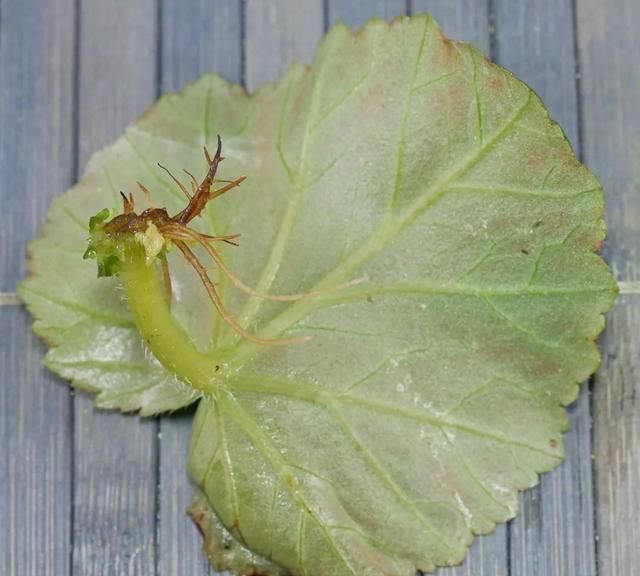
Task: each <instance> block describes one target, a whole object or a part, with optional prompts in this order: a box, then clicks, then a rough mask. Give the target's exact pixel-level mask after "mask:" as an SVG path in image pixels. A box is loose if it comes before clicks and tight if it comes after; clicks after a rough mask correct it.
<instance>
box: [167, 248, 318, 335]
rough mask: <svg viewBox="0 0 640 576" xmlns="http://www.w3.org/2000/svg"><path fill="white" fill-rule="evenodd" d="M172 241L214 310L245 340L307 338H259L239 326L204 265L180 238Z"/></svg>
mask: <svg viewBox="0 0 640 576" xmlns="http://www.w3.org/2000/svg"><path fill="white" fill-rule="evenodd" d="M174 243H175V245H176V246H177V247H178V249H179V250H180V251H181V252H182V254H183V255H184V257H185V258H186V259H187V262H189V264H190V265H191V266H192V267H193V269H194V270H195V271H196V273H197V274H198V276H200V280H201V281H202V283H203V284H204V287H205V288H206V290H207V293H208V294H209V298H210V299H211V302H212V303H213V305H214V306H215V308H216V310H217V311H218V313H219V314H220V316H221V317H222V319H223V320H224V321H225V322H226V323H227V325H228V326H229V327H230V328H232V329H233V330H234V331H235V332H237V333H238V334H239V335H240V336H242V337H243V338H246V339H247V340H249V341H250V342H253V343H255V344H261V345H278V346H285V345H289V344H298V343H300V342H305V341H307V340H309V337H308V336H304V337H302V338H294V339H284V340H276V339H273V340H272V339H265V338H260V337H258V336H254V335H253V334H251V333H250V332H248V331H247V330H245V329H244V328H243V327H242V326H240V324H238V322H237V320H236V319H235V318H233V316H231V315H230V314H229V312H227V310H226V308H225V307H224V304H223V303H222V300H220V295H219V294H218V292H217V290H216V289H215V286H214V285H213V282H211V279H210V278H209V275H208V274H207V271H206V270H205V268H204V266H202V264H200V261H199V260H198V259H197V258H196V255H195V254H194V253H193V252H192V251H191V250H190V249H189V247H188V246H187V245H186V244H185V243H184V242H183V241H182V240H174Z"/></svg>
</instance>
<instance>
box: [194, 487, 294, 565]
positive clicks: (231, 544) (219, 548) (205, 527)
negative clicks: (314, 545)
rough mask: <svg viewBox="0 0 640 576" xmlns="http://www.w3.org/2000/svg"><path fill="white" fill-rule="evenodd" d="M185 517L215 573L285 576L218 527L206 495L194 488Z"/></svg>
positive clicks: (270, 562)
mask: <svg viewBox="0 0 640 576" xmlns="http://www.w3.org/2000/svg"><path fill="white" fill-rule="evenodd" d="M187 513H188V514H189V516H190V517H191V519H192V520H193V521H194V522H195V524H196V526H197V527H198V530H200V533H201V534H202V537H203V540H204V543H203V551H204V553H205V554H206V555H207V558H208V559H209V562H210V564H211V565H212V566H213V568H214V569H215V570H217V571H219V572H222V571H224V570H229V571H230V572H231V574H233V575H234V576H289V574H290V573H289V572H288V571H287V570H285V569H284V568H282V567H281V566H278V565H277V564H275V563H274V562H272V561H271V560H269V559H268V558H265V557H264V556H260V555H259V554H255V553H254V552H251V551H250V550H249V549H248V548H245V547H244V546H243V545H242V544H241V543H240V542H239V541H238V539H237V538H236V537H235V536H234V535H233V534H231V532H229V531H228V530H227V529H226V528H225V527H224V526H223V525H222V522H220V520H219V519H218V516H217V514H216V513H215V511H214V510H213V508H211V505H210V504H209V501H208V500H207V497H206V495H205V494H204V492H202V491H201V490H200V489H198V488H196V489H195V494H194V496H193V499H192V500H191V504H190V505H189V508H188V509H187Z"/></svg>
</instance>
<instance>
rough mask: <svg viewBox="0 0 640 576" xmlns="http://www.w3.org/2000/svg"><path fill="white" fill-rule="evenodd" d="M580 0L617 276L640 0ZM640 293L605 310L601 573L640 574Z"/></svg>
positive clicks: (592, 160) (638, 131)
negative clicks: (613, 307)
mask: <svg viewBox="0 0 640 576" xmlns="http://www.w3.org/2000/svg"><path fill="white" fill-rule="evenodd" d="M614 4H615V6H611V5H609V4H608V3H607V4H606V5H605V4H604V3H602V2H599V1H598V0H582V1H581V2H579V3H578V6H577V23H578V58H579V63H580V94H581V102H582V108H581V109H582V114H581V116H582V118H581V121H582V124H581V126H582V142H583V152H584V160H585V161H586V162H587V163H588V164H589V166H591V168H592V169H593V170H594V171H595V173H596V174H597V175H598V176H599V177H600V179H601V180H602V183H603V185H604V187H605V190H606V191H607V208H606V209H607V215H606V217H607V222H608V224H609V237H608V239H607V244H606V247H605V255H606V256H607V257H608V259H609V261H610V262H611V264H612V267H613V270H614V272H615V274H616V276H617V278H618V279H619V280H625V281H636V282H637V281H638V280H639V279H640V278H639V274H638V262H640V162H639V161H638V159H639V158H640V106H639V105H638V103H639V102H640V66H638V54H640V37H639V36H638V33H637V28H638V24H639V23H640V3H639V2H638V1H637V0H616V2H615V3H614ZM639 326H640V298H639V297H638V295H633V296H622V297H621V298H620V300H619V301H618V304H617V305H616V307H615V309H614V310H613V311H612V312H611V313H610V314H609V316H608V326H607V331H606V334H605V335H604V337H603V338H602V352H603V364H602V368H601V370H600V371H599V373H598V374H597V376H596V378H595V386H594V396H593V406H594V414H593V416H594V441H595V442H594V451H595V480H596V482H595V492H596V499H595V509H596V512H597V530H598V536H599V539H598V546H597V551H598V567H599V574H600V575H610V574H611V575H615V576H635V575H636V574H638V573H640V379H639V374H640V363H639V362H638V358H639V356H638V351H639V350H640V329H639Z"/></svg>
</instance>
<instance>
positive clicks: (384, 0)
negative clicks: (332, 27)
mask: <svg viewBox="0 0 640 576" xmlns="http://www.w3.org/2000/svg"><path fill="white" fill-rule="evenodd" d="M406 13H407V1H406V0H358V2H348V1H345V0H327V17H328V20H329V24H332V23H334V22H335V21H336V20H342V21H343V22H344V23H345V24H346V25H347V26H351V27H352V28H359V27H360V26H362V25H363V24H365V23H366V21H367V20H369V18H372V17H373V16H379V17H380V18H384V19H385V20H390V19H391V18H395V17H396V16H401V15H404V14H406Z"/></svg>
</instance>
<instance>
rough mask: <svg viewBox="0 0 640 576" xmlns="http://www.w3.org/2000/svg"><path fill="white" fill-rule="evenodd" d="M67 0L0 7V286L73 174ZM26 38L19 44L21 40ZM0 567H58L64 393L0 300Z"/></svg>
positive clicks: (66, 468) (37, 346) (67, 402)
mask: <svg viewBox="0 0 640 576" xmlns="http://www.w3.org/2000/svg"><path fill="white" fill-rule="evenodd" d="M73 8H74V7H73V1H72V0H53V1H51V0H28V1H25V0H4V1H3V2H2V5H1V6H0V206H1V207H2V209H1V210H0V291H5V292H13V291H15V287H16V283H17V281H18V280H19V279H20V278H21V277H22V276H23V274H24V271H25V242H26V241H27V240H28V239H29V238H31V237H32V236H33V235H34V233H35V232H36V230H37V228H38V227H39V226H40V225H41V224H42V222H43V220H44V216H45V213H46V208H47V205H48V203H49V201H50V199H51V198H52V197H53V196H54V195H56V194H58V193H60V192H61V191H62V190H64V189H66V188H67V187H68V185H69V184H70V183H71V181H72V177H73V130H72V126H73V121H72V117H73V40H74V38H73V36H74V34H73ZM27 39H28V42H29V44H28V46H29V49H28V50H26V49H25V41H26V40H27ZM0 334H1V336H0V573H2V574H7V575H8V576H23V575H27V576H30V575H32V574H33V575H35V574H38V575H43V576H54V575H56V576H57V575H58V574H67V573H69V546H70V540H71V515H70V509H71V482H72V477H71V461H72V453H71V419H70V407H71V399H70V396H69V389H68V387H67V386H66V385H65V383H63V382H60V381H59V380H57V379H56V378H55V377H54V376H52V375H51V374H50V373H48V372H47V371H46V370H45V369H44V367H43V365H42V356H43V354H44V347H43V345H42V344H41V342H39V341H38V338H36V337H35V336H34V335H33V334H32V333H31V318H30V317H29V316H28V315H27V313H26V312H25V311H24V310H23V309H21V308H18V307H16V306H15V305H13V306H0Z"/></svg>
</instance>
